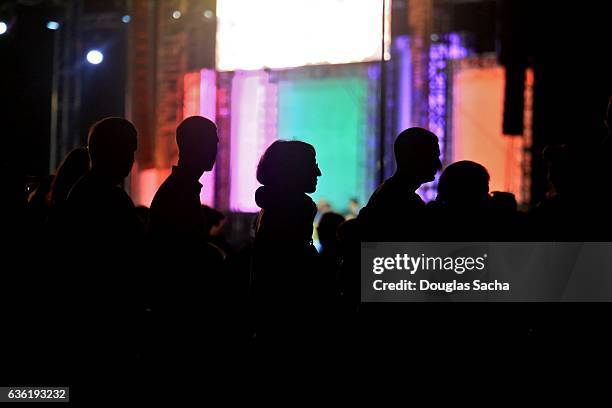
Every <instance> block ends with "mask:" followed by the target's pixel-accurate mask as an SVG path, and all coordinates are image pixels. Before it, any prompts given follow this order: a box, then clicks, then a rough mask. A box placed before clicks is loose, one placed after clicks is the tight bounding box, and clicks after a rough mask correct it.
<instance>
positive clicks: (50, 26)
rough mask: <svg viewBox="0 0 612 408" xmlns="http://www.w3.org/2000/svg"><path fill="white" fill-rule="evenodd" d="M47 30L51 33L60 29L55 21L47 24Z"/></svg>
mask: <svg viewBox="0 0 612 408" xmlns="http://www.w3.org/2000/svg"><path fill="white" fill-rule="evenodd" d="M47 28H48V29H49V30H53V31H55V30H58V29H59V28H60V23H58V22H57V21H49V22H47Z"/></svg>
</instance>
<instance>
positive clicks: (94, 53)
mask: <svg viewBox="0 0 612 408" xmlns="http://www.w3.org/2000/svg"><path fill="white" fill-rule="evenodd" d="M102 60H104V54H102V53H101V52H100V51H98V50H91V51H89V52H88V53H87V62H89V63H90V64H93V65H98V64H99V63H101V62H102Z"/></svg>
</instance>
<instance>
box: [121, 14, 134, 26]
mask: <svg viewBox="0 0 612 408" xmlns="http://www.w3.org/2000/svg"><path fill="white" fill-rule="evenodd" d="M131 20H132V17H130V16H129V15H127V14H126V15H125V16H123V17H121V21H123V22H124V23H125V24H127V23H129V22H130V21H131Z"/></svg>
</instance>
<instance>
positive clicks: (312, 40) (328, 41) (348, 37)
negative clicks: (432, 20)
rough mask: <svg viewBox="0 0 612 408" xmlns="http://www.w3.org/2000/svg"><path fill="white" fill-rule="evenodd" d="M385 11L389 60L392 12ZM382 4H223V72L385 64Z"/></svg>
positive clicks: (230, 0)
mask: <svg viewBox="0 0 612 408" xmlns="http://www.w3.org/2000/svg"><path fill="white" fill-rule="evenodd" d="M384 1H385V3H386V7H385V20H386V23H385V32H386V34H385V40H386V41H385V43H386V44H385V59H387V58H389V56H388V51H389V40H390V37H391V35H390V10H389V8H390V6H389V3H390V2H389V0H384ZM382 17H383V1H381V0H257V1H253V0H218V1H217V18H218V26H217V68H218V69H219V70H222V71H232V70H239V69H240V70H254V69H260V68H291V67H298V66H303V65H315V64H341V63H349V62H363V61H375V60H380V56H381V52H382V24H383V22H382Z"/></svg>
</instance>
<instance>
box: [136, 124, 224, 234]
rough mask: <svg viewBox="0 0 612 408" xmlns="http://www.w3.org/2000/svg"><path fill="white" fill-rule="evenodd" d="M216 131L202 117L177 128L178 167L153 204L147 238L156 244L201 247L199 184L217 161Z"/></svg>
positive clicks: (201, 221) (174, 168)
mask: <svg viewBox="0 0 612 408" xmlns="http://www.w3.org/2000/svg"><path fill="white" fill-rule="evenodd" d="M218 142H219V138H218V137H217V127H216V126H215V124H214V123H213V122H211V121H210V120H208V119H206V118H203V117H201V116H191V117H189V118H187V119H185V120H183V122H181V124H180V125H179V126H178V127H177V129H176V144H177V145H178V150H179V160H178V165H176V166H174V167H173V168H172V174H170V176H169V177H168V178H167V179H166V181H164V183H163V184H162V185H161V187H160V188H159V190H158V191H157V193H156V194H155V197H154V198H153V202H152V203H151V212H150V218H149V231H148V235H149V236H150V237H151V238H152V239H154V240H156V241H159V240H162V241H164V240H172V241H175V242H176V241H189V242H194V241H197V242H199V243H203V242H204V240H205V239H206V237H207V235H208V233H207V231H205V223H204V217H203V215H202V209H201V203H200V191H201V189H202V184H200V182H199V181H198V180H199V179H200V177H202V174H204V172H205V171H211V170H212V168H213V166H214V164H215V159H216V157H217V143H218Z"/></svg>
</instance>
